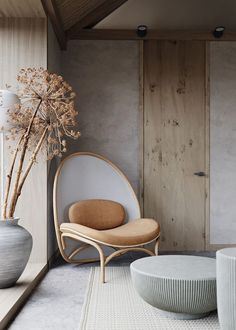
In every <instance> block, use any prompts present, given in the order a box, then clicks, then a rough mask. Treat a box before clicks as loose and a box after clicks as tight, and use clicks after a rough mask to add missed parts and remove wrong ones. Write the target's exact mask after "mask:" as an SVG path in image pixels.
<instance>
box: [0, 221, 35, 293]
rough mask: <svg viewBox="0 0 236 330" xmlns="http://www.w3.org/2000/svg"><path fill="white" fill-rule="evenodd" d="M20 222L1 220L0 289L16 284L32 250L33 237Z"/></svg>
mask: <svg viewBox="0 0 236 330" xmlns="http://www.w3.org/2000/svg"><path fill="white" fill-rule="evenodd" d="M18 221H19V218H15V219H6V220H0V289H3V288H9V287H11V286H13V285H14V284H15V283H16V281H17V280H18V278H19V277H20V276H21V274H22V273H23V271H24V269H25V266H26V264H27V262H28V260H29V256H30V253H31V250H32V236H31V234H30V233H29V232H28V231H27V230H26V229H25V228H23V227H21V226H19V225H18Z"/></svg>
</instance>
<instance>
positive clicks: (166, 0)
mask: <svg viewBox="0 0 236 330" xmlns="http://www.w3.org/2000/svg"><path fill="white" fill-rule="evenodd" d="M1 1H6V0H0V2H1ZM8 1H14V0H8ZM15 1H16V0H15ZM21 1H30V0H19V2H21ZM32 1H37V0H32ZM41 1H42V3H43V6H44V9H45V12H46V14H47V16H48V17H49V18H50V20H51V22H52V25H53V28H54V31H55V33H56V35H57V39H58V41H59V43H60V45H61V48H62V49H65V48H66V41H67V40H69V39H85V38H88V39H93V38H94V39H110V38H115V39H137V35H136V32H135V31H136V28H137V26H138V25H140V24H146V25H147V26H148V34H147V38H153V39H162V38H163V36H166V35H167V34H166V33H170V34H171V33H172V34H173V32H174V33H175V32H176V31H180V33H177V34H176V33H175V34H174V35H172V37H171V39H173V38H174V37H177V39H184V40H196V39H198V40H211V39H213V40H214V37H213V36H212V31H213V30H214V28H215V27H216V26H218V25H225V26H226V33H225V34H224V37H223V38H222V39H221V40H223V39H224V40H235V39H236V33H232V32H233V31H236V23H235V22H236V20H235V16H236V1H235V0H227V1H225V0H207V1H206V0H198V1H196V0H178V1H176V0H41ZM181 31H182V32H181ZM200 32H201V33H200ZM186 33H187V35H186ZM199 33H200V34H199ZM168 38H170V36H169V37H168Z"/></svg>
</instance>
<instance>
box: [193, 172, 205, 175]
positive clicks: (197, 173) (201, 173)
mask: <svg viewBox="0 0 236 330" xmlns="http://www.w3.org/2000/svg"><path fill="white" fill-rule="evenodd" d="M194 175H197V176H206V173H205V172H196V173H194Z"/></svg>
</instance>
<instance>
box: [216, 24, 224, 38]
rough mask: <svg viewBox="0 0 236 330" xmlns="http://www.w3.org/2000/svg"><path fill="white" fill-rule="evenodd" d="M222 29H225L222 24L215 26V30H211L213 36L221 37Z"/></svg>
mask: <svg viewBox="0 0 236 330" xmlns="http://www.w3.org/2000/svg"><path fill="white" fill-rule="evenodd" d="M224 31H225V27H224V26H217V27H216V28H215V30H214V31H213V36H214V37H215V38H218V39H219V38H221V37H222V36H223V34H224Z"/></svg>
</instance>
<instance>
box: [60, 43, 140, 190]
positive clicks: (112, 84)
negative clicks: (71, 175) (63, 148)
mask: <svg viewBox="0 0 236 330" xmlns="http://www.w3.org/2000/svg"><path fill="white" fill-rule="evenodd" d="M62 66H63V76H64V78H65V79H66V80H67V81H68V82H69V83H70V84H71V85H72V87H73V89H74V90H75V92H76V93H77V104H76V105H77V109H78V111H79V129H80V131H81V134H82V136H81V138H80V139H79V140H77V141H73V142H71V141H70V145H69V150H68V152H69V153H71V152H76V151H91V152H95V153H98V154H101V155H103V156H105V157H107V158H108V159H110V160H111V161H113V162H114V163H115V164H116V165H118V166H119V167H120V168H121V170H123V172H124V173H125V174H126V175H127V177H128V178H129V180H130V181H131V184H132V185H133V187H134V189H135V191H136V192H138V189H139V138H140V137H139V47H138V42H136V41H101V40H97V41H80V40H73V41H69V43H68V49H67V51H65V52H63V57H62Z"/></svg>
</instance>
